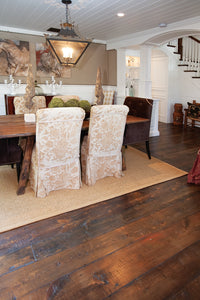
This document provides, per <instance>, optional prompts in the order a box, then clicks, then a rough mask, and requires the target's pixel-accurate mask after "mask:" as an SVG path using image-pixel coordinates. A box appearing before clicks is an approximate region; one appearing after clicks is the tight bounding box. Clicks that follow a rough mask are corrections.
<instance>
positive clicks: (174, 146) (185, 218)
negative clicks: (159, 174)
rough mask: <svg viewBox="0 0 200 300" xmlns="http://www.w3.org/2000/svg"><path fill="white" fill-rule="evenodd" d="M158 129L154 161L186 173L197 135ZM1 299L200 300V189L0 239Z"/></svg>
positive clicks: (175, 183)
mask: <svg viewBox="0 0 200 300" xmlns="http://www.w3.org/2000/svg"><path fill="white" fill-rule="evenodd" d="M159 130H160V136H159V137H152V138H151V140H150V148H151V153H152V155H153V156H155V157H157V158H159V159H162V160H164V161H166V162H168V163H170V164H172V165H174V166H176V167H178V168H181V169H183V170H185V171H189V170H190V169H191V168H192V165H193V163H194V160H195V158H196V155H197V150H198V149H199V148H200V128H194V129H192V128H186V129H184V128H182V127H180V126H173V125H172V124H163V123H160V124H159ZM135 147H136V148H138V149H140V150H144V149H145V145H143V144H142V145H139V144H138V145H135ZM24 205H26V204H24ZM4 299H23V300H24V299H31V300H33V299H34V300H44V299H46V300H64V299H70V300H78V299H80V300H82V299H85V300H86V299H87V300H95V299H112V300H113V299H114V300H116V299H119V300H126V299H133V300H135V299H139V300H141V299H148V300H151V299H152V300H155V299H158V300H159V299H169V300H172V299H178V300H179V299H192V300H196V299H200V186H196V185H189V184H187V176H182V177H180V178H177V179H174V180H170V181H168V182H165V183H161V184H157V185H154V186H151V187H148V188H145V189H142V190H139V191H136V192H133V193H129V194H126V195H123V196H120V197H117V198H114V199H111V200H108V201H104V202H101V203H99V204H96V205H92V206H90V207H85V208H83V209H79V210H76V211H72V212H69V213H66V214H62V215H59V216H56V217H53V218H49V219H47V220H43V221H40V222H37V223H34V224H30V225H28V226H24V227H21V228H18V229H15V230H11V231H9V232H5V233H2V234H0V300H4Z"/></svg>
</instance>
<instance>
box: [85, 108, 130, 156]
mask: <svg viewBox="0 0 200 300" xmlns="http://www.w3.org/2000/svg"><path fill="white" fill-rule="evenodd" d="M128 111H129V109H128V107H127V106H125V105H105V106H104V105H97V106H93V107H92V108H91V113H90V125H89V132H88V139H89V140H88V142H89V145H88V147H89V148H88V153H89V154H92V153H93V154H95V155H96V156H106V155H108V154H110V153H113V154H116V153H117V152H120V151H121V147H122V142H123V135H124V129H125V124H126V117H127V113H128Z"/></svg>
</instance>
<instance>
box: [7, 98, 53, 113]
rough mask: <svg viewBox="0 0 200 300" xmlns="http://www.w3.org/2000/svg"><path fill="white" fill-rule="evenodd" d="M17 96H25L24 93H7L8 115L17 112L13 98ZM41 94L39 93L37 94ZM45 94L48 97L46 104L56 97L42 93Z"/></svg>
mask: <svg viewBox="0 0 200 300" xmlns="http://www.w3.org/2000/svg"><path fill="white" fill-rule="evenodd" d="M17 96H24V95H5V107H6V114H7V115H14V114H15V107H14V103H13V100H14V98H15V97H17ZM37 96H39V95H37ZM41 96H45V98H46V106H48V104H49V102H50V101H51V99H52V98H53V97H54V95H41Z"/></svg>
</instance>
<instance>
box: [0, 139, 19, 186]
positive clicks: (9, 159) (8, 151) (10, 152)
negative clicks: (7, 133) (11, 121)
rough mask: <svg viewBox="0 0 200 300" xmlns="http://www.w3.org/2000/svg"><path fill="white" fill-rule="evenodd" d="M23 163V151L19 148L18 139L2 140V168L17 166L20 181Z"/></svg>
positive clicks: (0, 145) (0, 142)
mask: <svg viewBox="0 0 200 300" xmlns="http://www.w3.org/2000/svg"><path fill="white" fill-rule="evenodd" d="M21 163H22V149H21V148H20V147H19V146H18V138H9V139H0V166H3V165H11V166H12V168H14V165H15V164H16V170H17V179H18V181H19V176H20V170H21Z"/></svg>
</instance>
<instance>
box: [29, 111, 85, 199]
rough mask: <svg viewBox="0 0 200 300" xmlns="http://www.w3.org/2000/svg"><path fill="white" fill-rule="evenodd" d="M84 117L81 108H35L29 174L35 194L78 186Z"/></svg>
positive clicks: (77, 187) (79, 181) (42, 195)
mask: <svg viewBox="0 0 200 300" xmlns="http://www.w3.org/2000/svg"><path fill="white" fill-rule="evenodd" d="M84 117H85V112H84V110H83V109H82V108H80V107H61V108H60V107H59V108H46V109H40V110H38V111H37V114H36V143H35V146H34V148H33V153H32V159H31V168H30V176H29V180H30V185H31V187H32V188H33V190H34V191H35V194H36V196H37V197H45V196H47V195H48V194H49V192H50V191H53V190H58V189H79V188H80V186H81V172H80V159H79V156H80V155H79V152H80V134H81V128H82V123H83V119H84Z"/></svg>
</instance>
